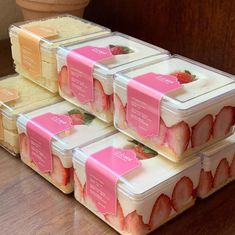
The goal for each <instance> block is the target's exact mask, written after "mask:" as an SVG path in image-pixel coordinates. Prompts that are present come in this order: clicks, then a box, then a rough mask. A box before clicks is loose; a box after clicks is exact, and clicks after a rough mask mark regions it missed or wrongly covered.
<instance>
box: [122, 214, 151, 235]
mask: <svg viewBox="0 0 235 235" xmlns="http://www.w3.org/2000/svg"><path fill="white" fill-rule="evenodd" d="M147 229H148V226H147V225H145V224H144V222H143V219H142V216H140V215H138V214H137V212H136V211H133V212H131V213H130V214H128V215H127V216H126V218H125V230H126V231H127V232H128V234H135V235H143V234H146V233H147Z"/></svg>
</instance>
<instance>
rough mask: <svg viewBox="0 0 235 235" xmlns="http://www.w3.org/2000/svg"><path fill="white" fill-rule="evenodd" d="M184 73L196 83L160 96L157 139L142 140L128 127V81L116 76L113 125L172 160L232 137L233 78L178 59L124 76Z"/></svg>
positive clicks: (165, 61) (234, 86) (234, 84)
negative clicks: (160, 128) (159, 125)
mask: <svg viewBox="0 0 235 235" xmlns="http://www.w3.org/2000/svg"><path fill="white" fill-rule="evenodd" d="M185 70H186V71H189V72H190V73H192V74H193V75H194V76H195V80H193V81H192V82H189V83H185V84H182V88H180V89H179V90H176V91H174V92H171V93H169V94H168V95H165V96H164V97H163V99H162V101H161V111H160V112H161V126H162V130H160V136H159V138H143V137H141V136H139V135H138V134H137V133H136V132H135V131H134V130H133V129H131V128H129V127H128V125H127V123H126V105H127V84H128V79H127V80H123V79H121V78H119V77H118V78H117V79H116V80H115V84H114V92H115V97H116V99H115V97H114V99H115V106H116V111H115V115H114V116H115V117H114V120H115V124H116V126H117V127H119V129H121V130H122V131H124V132H125V133H126V134H129V135H131V136H132V137H133V138H136V139H137V140H139V141H141V142H143V143H144V144H146V145H148V146H149V147H151V148H153V149H156V150H158V151H160V152H161V153H162V154H163V155H164V156H166V157H168V158H169V159H171V160H173V161H179V160H181V159H182V158H183V157H185V156H188V155H190V154H192V153H194V152H196V151H198V150H200V149H201V148H202V147H205V146H208V145H210V144H212V143H213V142H215V141H218V140H220V139H223V138H225V137H226V136H228V135H230V134H231V132H232V126H233V125H234V109H235V108H234V107H235V95H234V92H233V91H234V89H235V83H234V78H232V77H231V76H228V75H226V74H225V75H224V74H221V73H218V72H217V71H214V70H211V69H210V68H207V67H202V66H200V65H198V64H194V63H193V62H189V61H186V60H184V59H181V58H177V57H173V58H170V59H166V60H163V61H161V62H158V63H153V64H152V65H149V66H147V67H143V68H141V69H138V70H133V71H131V72H129V73H126V74H125V76H127V77H129V78H130V79H131V78H134V77H136V76H140V75H143V74H145V73H149V72H153V73H156V74H173V73H175V72H177V71H185Z"/></svg>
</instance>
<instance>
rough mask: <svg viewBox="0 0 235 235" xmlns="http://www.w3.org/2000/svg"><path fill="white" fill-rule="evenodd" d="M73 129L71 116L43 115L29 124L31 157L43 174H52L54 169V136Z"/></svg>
mask: <svg viewBox="0 0 235 235" xmlns="http://www.w3.org/2000/svg"><path fill="white" fill-rule="evenodd" d="M72 127H73V126H72V120H71V118H70V117H69V116H66V115H56V114H52V113H46V114H43V115H41V116H38V117H35V118H32V119H31V120H29V121H28V122H27V124H26V129H27V135H28V137H29V155H30V157H31V159H32V160H33V162H34V163H35V164H36V165H37V167H38V169H39V170H40V171H41V172H42V173H44V172H51V171H52V169H53V166H52V152H51V140H52V138H53V136H55V135H57V134H59V133H61V132H63V131H66V130H68V129H70V128H72Z"/></svg>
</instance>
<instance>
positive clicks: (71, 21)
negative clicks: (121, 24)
mask: <svg viewBox="0 0 235 235" xmlns="http://www.w3.org/2000/svg"><path fill="white" fill-rule="evenodd" d="M28 26H45V27H51V28H53V29H55V30H56V31H57V33H58V36H56V37H52V38H47V39H46V38H43V39H41V44H40V45H41V46H42V47H43V48H46V49H53V48H55V49H56V47H57V46H58V45H61V44H63V43H66V42H69V41H75V40H76V41H78V40H85V39H87V38H92V37H95V36H97V35H99V33H100V34H104V33H105V34H106V33H107V34H108V33H109V32H110V29H108V28H105V27H103V26H100V25H98V24H95V23H93V22H90V21H88V20H84V19H81V18H79V17H76V16H72V15H69V14H64V15H59V16H55V17H50V18H44V19H39V20H32V21H25V22H20V23H16V24H14V25H12V26H11V27H10V29H9V31H10V33H13V35H14V34H17V33H18V32H19V31H21V30H24V28H25V27H28ZM24 31H25V30H24ZM25 32H28V31H25ZM30 35H31V36H32V35H34V34H32V33H30ZM35 37H38V36H37V35H36V34H35Z"/></svg>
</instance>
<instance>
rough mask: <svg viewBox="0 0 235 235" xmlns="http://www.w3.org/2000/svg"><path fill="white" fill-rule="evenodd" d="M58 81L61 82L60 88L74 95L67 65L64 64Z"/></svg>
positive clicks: (67, 93)
mask: <svg viewBox="0 0 235 235" xmlns="http://www.w3.org/2000/svg"><path fill="white" fill-rule="evenodd" d="M58 83H59V87H60V90H61V91H62V92H63V93H64V94H65V95H67V96H73V94H72V92H71V90H70V87H69V78H68V69H67V66H66V65H64V66H63V67H62V68H61V70H60V72H59V78H58Z"/></svg>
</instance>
